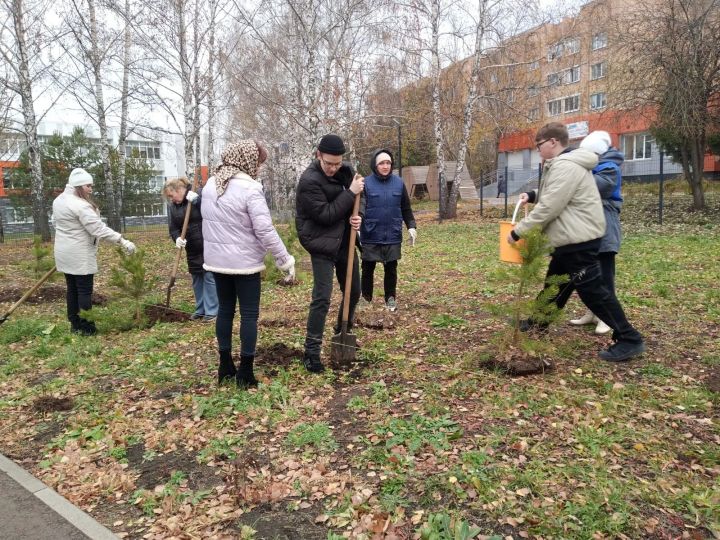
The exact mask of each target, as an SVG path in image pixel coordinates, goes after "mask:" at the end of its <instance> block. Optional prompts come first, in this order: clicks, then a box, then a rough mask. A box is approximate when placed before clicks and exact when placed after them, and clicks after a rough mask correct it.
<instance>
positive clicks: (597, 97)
mask: <svg viewBox="0 0 720 540" xmlns="http://www.w3.org/2000/svg"><path fill="white" fill-rule="evenodd" d="M605 107H607V94H606V93H605V92H598V93H597V94H590V109H591V110H596V109H604V108H605Z"/></svg>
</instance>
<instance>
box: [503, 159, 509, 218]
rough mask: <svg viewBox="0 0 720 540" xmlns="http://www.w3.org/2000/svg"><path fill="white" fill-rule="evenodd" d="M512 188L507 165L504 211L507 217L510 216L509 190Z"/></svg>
mask: <svg viewBox="0 0 720 540" xmlns="http://www.w3.org/2000/svg"><path fill="white" fill-rule="evenodd" d="M509 189H510V179H509V178H508V166H507V165H505V210H504V211H503V217H504V218H507V216H508V211H507V207H508V190H509Z"/></svg>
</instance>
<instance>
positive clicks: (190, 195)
mask: <svg viewBox="0 0 720 540" xmlns="http://www.w3.org/2000/svg"><path fill="white" fill-rule="evenodd" d="M198 197H200V195H198V194H197V193H195V192H194V191H188V192H187V195H185V198H186V199H187V200H188V202H189V203H190V204H192V203H194V202H195V200H196V199H197V198H198Z"/></svg>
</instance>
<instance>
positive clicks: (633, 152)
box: [621, 133, 655, 160]
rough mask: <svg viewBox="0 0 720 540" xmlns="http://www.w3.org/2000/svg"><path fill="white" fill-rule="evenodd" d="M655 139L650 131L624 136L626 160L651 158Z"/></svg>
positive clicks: (623, 146) (623, 144)
mask: <svg viewBox="0 0 720 540" xmlns="http://www.w3.org/2000/svg"><path fill="white" fill-rule="evenodd" d="M654 142H655V139H653V138H652V136H651V135H650V134H649V133H636V134H634V135H623V136H622V141H621V145H622V151H623V152H624V153H625V159H626V160H636V159H650V158H651V157H652V145H653V143H654Z"/></svg>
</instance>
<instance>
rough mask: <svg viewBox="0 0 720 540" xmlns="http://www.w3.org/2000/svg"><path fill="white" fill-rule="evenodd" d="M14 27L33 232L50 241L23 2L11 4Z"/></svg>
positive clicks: (15, 0)
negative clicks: (29, 171) (29, 181)
mask: <svg viewBox="0 0 720 540" xmlns="http://www.w3.org/2000/svg"><path fill="white" fill-rule="evenodd" d="M12 7H13V10H12V17H13V27H14V30H15V39H16V43H17V63H18V65H17V75H18V90H19V94H20V100H21V102H22V112H23V131H24V134H25V141H26V143H27V146H28V158H29V160H30V169H31V171H32V185H31V188H30V195H31V198H32V215H33V232H34V234H36V235H39V236H40V237H41V238H42V239H43V241H45V242H47V241H48V240H50V224H49V223H48V216H47V211H48V202H47V201H46V197H45V183H44V179H43V174H42V155H41V152H40V143H39V142H38V138H37V120H36V118H35V107H34V101H33V93H32V78H31V76H30V64H29V58H28V44H27V39H26V35H25V22H24V15H25V13H24V12H25V10H24V5H23V0H13V2H12Z"/></svg>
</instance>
